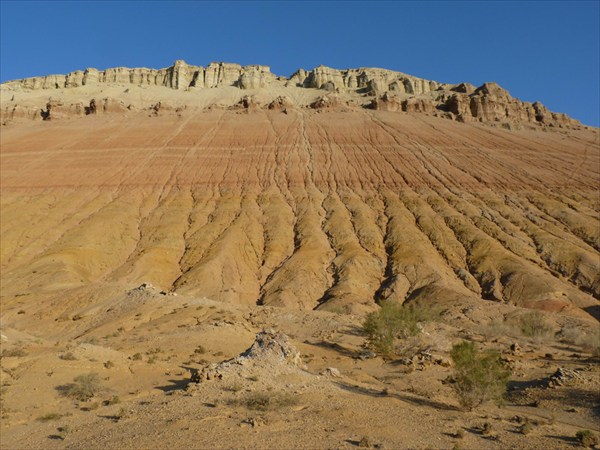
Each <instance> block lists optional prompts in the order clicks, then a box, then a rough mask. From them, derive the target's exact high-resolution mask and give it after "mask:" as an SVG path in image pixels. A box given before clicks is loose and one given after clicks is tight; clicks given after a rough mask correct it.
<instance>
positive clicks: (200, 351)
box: [194, 345, 206, 355]
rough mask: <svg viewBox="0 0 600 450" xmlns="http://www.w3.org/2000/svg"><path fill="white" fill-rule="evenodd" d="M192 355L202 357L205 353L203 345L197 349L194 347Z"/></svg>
mask: <svg viewBox="0 0 600 450" xmlns="http://www.w3.org/2000/svg"><path fill="white" fill-rule="evenodd" d="M194 353H197V354H199V355H203V354H204V353H206V348H204V346H203V345H199V346H198V347H196V349H195V350H194Z"/></svg>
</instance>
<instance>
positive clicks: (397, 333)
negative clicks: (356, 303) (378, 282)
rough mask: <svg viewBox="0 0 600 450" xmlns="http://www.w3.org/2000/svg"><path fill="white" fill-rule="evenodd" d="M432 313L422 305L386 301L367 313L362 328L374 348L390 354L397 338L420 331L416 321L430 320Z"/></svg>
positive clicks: (387, 354)
mask: <svg viewBox="0 0 600 450" xmlns="http://www.w3.org/2000/svg"><path fill="white" fill-rule="evenodd" d="M433 315H434V313H433V311H431V310H428V309H425V308H423V307H417V306H415V305H412V304H410V305H399V304H397V303H394V302H389V301H386V302H384V303H383V304H382V305H381V309H379V311H376V312H372V313H370V314H369V315H367V318H366V319H365V321H364V322H363V325H362V328H363V331H364V333H365V334H366V335H367V338H368V340H369V342H370V343H371V345H372V346H373V347H374V348H375V350H377V351H378V352H380V353H382V354H384V355H386V356H391V355H392V354H393V353H394V342H395V340H396V339H397V338H403V339H406V338H408V337H410V336H415V335H416V334H418V333H419V331H420V329H419V326H418V323H419V322H425V321H428V320H431V319H432V317H433Z"/></svg>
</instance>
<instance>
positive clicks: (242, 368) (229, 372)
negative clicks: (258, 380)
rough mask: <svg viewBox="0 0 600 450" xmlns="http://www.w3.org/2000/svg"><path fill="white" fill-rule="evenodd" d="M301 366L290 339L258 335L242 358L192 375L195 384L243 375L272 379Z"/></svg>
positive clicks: (270, 333) (265, 333)
mask: <svg viewBox="0 0 600 450" xmlns="http://www.w3.org/2000/svg"><path fill="white" fill-rule="evenodd" d="M301 366H302V359H301V357H300V352H298V350H297V349H296V348H295V347H294V346H293V345H292V344H291V343H290V341H289V338H288V337H287V336H286V335H285V334H283V333H280V332H275V331H272V330H265V331H261V332H260V333H258V334H257V335H256V338H255V340H254V343H253V344H252V346H251V347H250V348H249V349H247V350H246V351H245V352H243V353H242V354H241V355H239V356H237V357H235V358H233V359H230V360H227V361H223V362H221V363H218V364H210V365H208V366H206V367H204V368H203V369H202V370H201V371H198V372H196V373H193V374H192V377H191V380H190V381H191V382H192V383H204V382H206V381H210V380H222V379H225V378H228V377H229V378H231V377H236V376H239V375H240V374H244V375H246V377H247V376H257V375H260V376H262V377H272V376H273V375H276V374H279V373H282V372H293V371H297V370H299V367H301Z"/></svg>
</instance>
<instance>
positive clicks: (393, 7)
mask: <svg viewBox="0 0 600 450" xmlns="http://www.w3.org/2000/svg"><path fill="white" fill-rule="evenodd" d="M599 5H600V2H599V1H597V0H594V1H583V2H576V1H569V2H566V1H565V2H562V1H553V2H543V1H533V2H525V1H515V2H510V1H502V2H492V1H481V2H475V1H473V2H435V1H420V2H374V1H369V2H367V1H354V2H307V1H305V2H282V1H280V2H229V3H225V2H214V3H212V2H192V1H187V2H175V1H172V2H141V1H136V2H117V1H106V2H75V1H69V2H57V1H45V2H33V1H20V2H12V1H5V0H2V1H1V2H0V8H1V10H0V13H1V14H0V25H1V26H0V79H1V80H2V81H7V80H10V79H15V78H23V77H28V76H35V75H45V74H49V73H67V72H70V71H73V70H76V69H84V68H86V67H96V68H98V69H105V68H107V67H115V66H129V67H153V68H160V67H166V66H169V65H171V63H172V62H173V61H174V60H176V59H185V60H186V61H187V62H189V63H191V64H197V65H206V64H208V63H209V62H211V61H226V62H237V63H240V64H265V65H269V66H271V70H272V71H273V72H274V73H276V74H278V75H285V76H289V75H291V74H292V73H293V72H294V71H295V70H296V69H298V68H300V67H303V68H305V69H311V68H313V67H315V66H317V65H319V64H324V65H327V66H330V67H335V68H348V67H384V68H388V69H393V70H399V71H402V72H405V73H408V74H411V75H415V76H420V77H424V78H428V79H433V80H437V81H441V82H449V83H454V82H462V81H468V82H471V83H473V84H475V85H480V84H482V83H483V82H485V81H496V82H498V83H499V84H500V85H501V86H503V87H505V88H506V89H508V90H509V91H510V92H511V94H512V95H513V96H514V97H518V98H520V99H522V100H528V101H535V100H539V101H541V102H542V103H544V104H545V105H546V106H548V107H549V108H550V109H551V110H552V111H558V112H566V113H567V114H569V115H571V116H573V117H575V118H577V119H579V120H581V121H583V122H584V123H586V124H590V125H595V126H598V125H600V111H599V109H600V106H599V103H600V92H599V89H600V86H599V85H600V75H599V72H600V67H599V66H600V59H599V58H600V48H599V42H600V24H599V22H600V7H599Z"/></svg>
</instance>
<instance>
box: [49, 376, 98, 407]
mask: <svg viewBox="0 0 600 450" xmlns="http://www.w3.org/2000/svg"><path fill="white" fill-rule="evenodd" d="M100 389H101V388H100V377H99V376H98V374H97V373H88V374H85V375H78V376H76V377H75V378H74V379H73V383H69V384H67V385H65V386H60V387H59V390H60V391H61V392H62V393H63V395H64V396H65V397H69V398H72V399H75V400H79V401H82V402H85V401H87V400H89V399H91V398H92V397H94V396H95V395H96V394H98V392H100Z"/></svg>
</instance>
